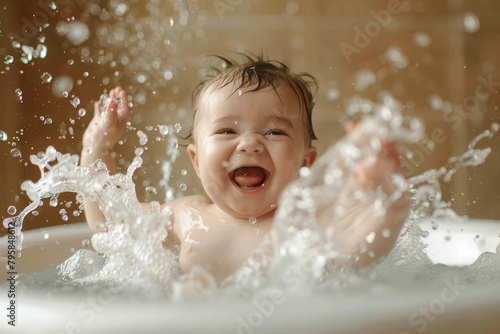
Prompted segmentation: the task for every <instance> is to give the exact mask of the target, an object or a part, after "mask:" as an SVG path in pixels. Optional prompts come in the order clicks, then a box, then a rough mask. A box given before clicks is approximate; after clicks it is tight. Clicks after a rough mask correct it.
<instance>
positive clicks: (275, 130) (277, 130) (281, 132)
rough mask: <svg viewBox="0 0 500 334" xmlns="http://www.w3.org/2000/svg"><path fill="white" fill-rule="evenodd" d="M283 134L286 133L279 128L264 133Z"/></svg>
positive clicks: (269, 134) (270, 134)
mask: <svg viewBox="0 0 500 334" xmlns="http://www.w3.org/2000/svg"><path fill="white" fill-rule="evenodd" d="M284 135H286V133H285V131H283V130H279V129H273V130H269V131H268V132H267V133H266V136H284Z"/></svg>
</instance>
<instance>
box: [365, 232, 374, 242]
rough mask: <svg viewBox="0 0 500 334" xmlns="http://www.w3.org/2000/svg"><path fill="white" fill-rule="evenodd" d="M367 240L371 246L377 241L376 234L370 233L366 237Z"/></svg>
mask: <svg viewBox="0 0 500 334" xmlns="http://www.w3.org/2000/svg"><path fill="white" fill-rule="evenodd" d="M365 240H366V242H367V243H369V244H371V243H373V241H374V240H375V232H370V233H368V234H367V235H366V237H365Z"/></svg>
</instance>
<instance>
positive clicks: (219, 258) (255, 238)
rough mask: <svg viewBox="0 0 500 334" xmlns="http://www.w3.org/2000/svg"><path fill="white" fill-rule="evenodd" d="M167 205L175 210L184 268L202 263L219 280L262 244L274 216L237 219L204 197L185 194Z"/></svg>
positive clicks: (175, 223) (176, 234) (185, 269)
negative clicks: (222, 211) (186, 195)
mask: <svg viewBox="0 0 500 334" xmlns="http://www.w3.org/2000/svg"><path fill="white" fill-rule="evenodd" d="M167 206H168V207H170V208H171V209H172V211H173V212H174V228H173V232H174V233H173V235H175V237H176V238H175V239H177V240H176V241H177V243H180V246H181V250H180V256H179V264H180V267H181V269H182V270H183V271H185V272H186V271H189V270H190V269H191V268H192V267H193V266H196V265H199V266H201V267H203V268H204V269H206V270H207V271H208V272H210V273H211V274H212V275H213V276H214V278H215V279H216V280H217V281H218V282H221V281H222V280H224V278H226V277H228V276H229V275H231V274H232V273H234V272H235V271H236V269H238V268H239V267H240V266H241V265H242V264H243V263H244V262H245V260H247V259H248V258H249V257H250V255H251V254H252V252H253V251H254V250H255V249H256V248H257V247H258V246H259V245H260V244H261V242H262V240H263V238H264V236H265V235H266V234H267V233H268V232H269V229H270V227H271V223H272V216H273V214H271V215H267V216H266V217H264V218H262V217H260V218H256V219H253V218H252V219H239V218H234V217H231V216H229V215H227V214H224V213H222V214H221V212H220V210H219V209H218V208H217V207H216V206H215V205H214V204H213V203H212V202H211V201H210V200H209V199H207V198H206V197H203V196H189V197H184V198H181V199H178V200H175V201H173V202H170V203H169V204H168V205H167ZM169 240H170V241H172V240H173V238H169Z"/></svg>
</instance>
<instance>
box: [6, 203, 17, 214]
mask: <svg viewBox="0 0 500 334" xmlns="http://www.w3.org/2000/svg"><path fill="white" fill-rule="evenodd" d="M16 212H17V209H16V207H15V206H14V205H11V206H9V207H8V208H7V213H8V214H9V215H15V214H16Z"/></svg>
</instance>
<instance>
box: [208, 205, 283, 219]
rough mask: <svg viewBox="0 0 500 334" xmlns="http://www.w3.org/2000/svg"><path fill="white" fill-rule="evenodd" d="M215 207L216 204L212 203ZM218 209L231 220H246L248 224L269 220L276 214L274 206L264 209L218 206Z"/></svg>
mask: <svg viewBox="0 0 500 334" xmlns="http://www.w3.org/2000/svg"><path fill="white" fill-rule="evenodd" d="M214 204H215V205H217V203H214ZM219 208H220V209H221V210H223V211H224V212H225V213H226V214H228V215H230V216H231V217H233V218H237V219H241V220H248V221H249V222H250V223H252V224H255V223H257V222H258V221H259V219H269V218H272V217H273V216H274V213H275V212H276V205H269V206H267V207H264V208H259V209H255V208H245V209H243V208H234V207H230V206H227V205H223V204H222V205H220V206H219Z"/></svg>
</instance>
